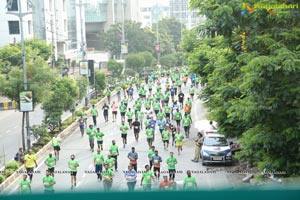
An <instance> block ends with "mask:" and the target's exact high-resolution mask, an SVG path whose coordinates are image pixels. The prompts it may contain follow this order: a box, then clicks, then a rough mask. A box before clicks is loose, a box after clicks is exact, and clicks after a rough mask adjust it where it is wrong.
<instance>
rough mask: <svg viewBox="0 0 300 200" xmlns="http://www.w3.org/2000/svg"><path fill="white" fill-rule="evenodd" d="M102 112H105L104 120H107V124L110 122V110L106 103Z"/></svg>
mask: <svg viewBox="0 0 300 200" xmlns="http://www.w3.org/2000/svg"><path fill="white" fill-rule="evenodd" d="M102 110H103V117H104V120H105V122H108V110H109V106H108V105H107V104H106V103H104V105H103V107H102Z"/></svg>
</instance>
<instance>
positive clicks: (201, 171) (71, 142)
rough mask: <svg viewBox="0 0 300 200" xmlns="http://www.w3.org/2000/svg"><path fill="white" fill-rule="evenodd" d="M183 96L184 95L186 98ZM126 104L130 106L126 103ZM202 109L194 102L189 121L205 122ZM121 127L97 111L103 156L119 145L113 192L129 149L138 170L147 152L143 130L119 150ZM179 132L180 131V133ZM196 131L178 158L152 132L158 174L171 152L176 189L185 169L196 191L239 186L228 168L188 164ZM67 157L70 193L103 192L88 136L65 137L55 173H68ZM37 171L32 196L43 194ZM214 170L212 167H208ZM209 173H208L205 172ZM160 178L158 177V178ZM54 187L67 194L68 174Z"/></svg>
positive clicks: (121, 182) (41, 169) (121, 181)
mask: <svg viewBox="0 0 300 200" xmlns="http://www.w3.org/2000/svg"><path fill="white" fill-rule="evenodd" d="M182 88H183V91H184V92H185V94H187V92H188V87H184V86H183V87H182ZM186 96H187V95H186ZM129 105H132V103H130V104H129ZM205 114H206V112H205V110H204V108H203V106H202V102H201V101H200V100H198V99H197V100H194V102H193V108H192V119H193V121H194V122H195V121H198V120H202V119H205ZM88 124H92V119H91V118H89V119H88ZM120 124H121V119H120V115H119V113H118V120H117V122H112V116H111V113H110V116H109V122H107V123H105V122H104V119H103V116H102V112H100V116H99V117H98V127H100V128H101V130H102V131H103V132H104V134H105V136H104V150H103V152H102V153H104V155H105V157H106V156H107V154H108V148H109V146H110V145H111V140H113V139H115V140H116V144H117V145H118V146H119V151H120V155H119V157H118V164H119V167H118V172H115V177H114V180H113V186H112V187H113V189H115V190H126V189H127V185H126V181H125V178H124V174H123V170H125V169H126V168H127V166H128V163H129V161H128V159H127V154H128V152H129V151H130V149H131V147H135V148H136V152H137V153H138V155H139V159H138V171H140V170H144V165H145V164H148V159H147V152H148V145H147V143H146V135H145V132H144V130H142V131H141V133H140V139H139V142H136V141H135V140H134V135H133V131H129V133H128V137H127V138H128V141H127V146H126V147H125V148H123V147H122V140H121V136H120V131H119V126H120ZM182 131H183V130H182ZM196 134H197V132H196V130H195V129H194V128H192V129H191V134H190V138H187V139H184V145H183V152H182V154H181V155H177V149H176V148H175V147H170V148H169V151H165V150H164V149H163V144H162V141H161V139H160V133H159V131H158V130H156V137H155V138H156V139H155V142H154V145H155V146H156V149H157V150H158V151H159V155H160V156H161V157H162V159H163V163H162V168H161V171H162V175H163V173H164V172H166V171H167V164H166V162H165V160H166V158H167V157H168V156H169V152H170V151H173V152H174V153H175V154H174V155H175V157H176V158H177V160H178V164H177V165H176V170H177V174H176V177H175V181H177V183H178V186H179V187H180V186H181V185H182V180H183V179H184V177H185V176H186V170H192V171H194V172H193V173H192V175H193V176H195V177H196V180H197V184H198V187H199V188H200V189H217V188H234V187H237V186H239V184H240V182H238V181H235V182H234V181H232V179H231V177H232V176H233V175H232V174H228V173H226V170H230V167H226V166H221V167H220V166H216V167H215V168H216V169H221V170H218V171H214V172H212V171H207V167H204V166H202V165H201V163H200V162H199V163H194V162H192V161H191V159H193V157H194V142H193V140H194V138H195V137H196ZM71 154H75V156H76V159H78V161H79V165H80V166H79V168H78V174H77V179H78V180H77V187H76V188H74V189H73V190H72V191H73V192H76V191H87V190H92V191H100V190H102V189H103V183H102V182H99V181H98V180H97V179H96V174H93V173H89V172H90V171H93V170H94V166H93V153H91V152H90V150H89V144H88V136H87V135H84V136H83V137H82V136H81V135H80V132H79V128H77V129H76V131H75V132H74V133H73V134H72V135H71V136H69V137H68V138H66V139H65V140H64V141H63V142H62V145H61V152H60V160H59V161H58V162H57V165H56V168H55V169H56V170H58V171H61V172H63V171H68V164H67V163H68V161H69V158H70V155H71ZM38 165H39V166H38V168H37V169H35V170H36V173H35V174H34V177H33V182H32V191H33V193H39V192H43V185H42V178H43V177H44V175H45V170H46V169H47V167H46V166H45V164H43V163H39V164H38ZM209 168H210V169H211V168H214V167H209ZM208 172H209V173H208ZM161 179H162V177H161ZM55 180H56V185H55V190H56V191H57V192H58V191H71V189H70V187H71V183H70V175H69V174H64V173H61V174H56V175H55ZM140 180H141V174H138V184H137V186H136V189H137V190H141V189H142V188H141V186H139V183H140ZM18 182H19V180H17V181H16V182H15V183H13V184H11V186H9V187H8V188H7V190H6V191H5V193H9V194H12V193H16V192H17V189H18ZM153 188H158V182H155V183H154V186H153Z"/></svg>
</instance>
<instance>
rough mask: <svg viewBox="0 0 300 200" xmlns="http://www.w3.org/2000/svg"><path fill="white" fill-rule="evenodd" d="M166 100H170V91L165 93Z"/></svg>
mask: <svg viewBox="0 0 300 200" xmlns="http://www.w3.org/2000/svg"><path fill="white" fill-rule="evenodd" d="M164 100H165V101H168V100H169V93H166V94H165V95H164Z"/></svg>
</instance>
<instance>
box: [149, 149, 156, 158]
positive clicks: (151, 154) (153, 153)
mask: <svg viewBox="0 0 300 200" xmlns="http://www.w3.org/2000/svg"><path fill="white" fill-rule="evenodd" d="M154 155H155V152H154V151H153V150H152V149H150V150H149V151H148V158H149V159H152V156H154Z"/></svg>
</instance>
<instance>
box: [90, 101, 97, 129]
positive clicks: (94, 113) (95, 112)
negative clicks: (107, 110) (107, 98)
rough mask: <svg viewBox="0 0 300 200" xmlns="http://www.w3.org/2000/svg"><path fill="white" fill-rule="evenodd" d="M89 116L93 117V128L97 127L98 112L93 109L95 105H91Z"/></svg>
mask: <svg viewBox="0 0 300 200" xmlns="http://www.w3.org/2000/svg"><path fill="white" fill-rule="evenodd" d="M91 114H92V117H93V122H94V126H97V117H98V111H97V109H96V108H95V105H92V110H91Z"/></svg>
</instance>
